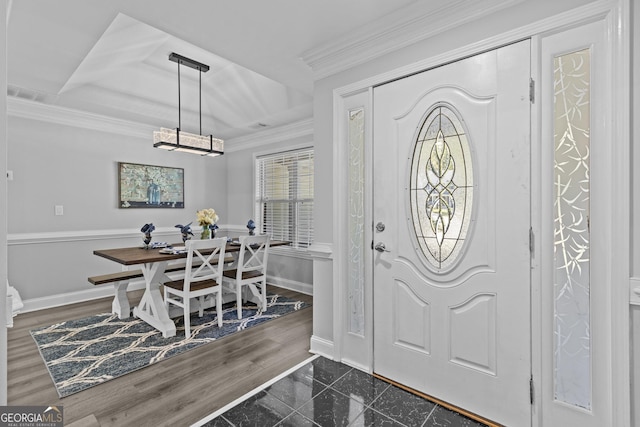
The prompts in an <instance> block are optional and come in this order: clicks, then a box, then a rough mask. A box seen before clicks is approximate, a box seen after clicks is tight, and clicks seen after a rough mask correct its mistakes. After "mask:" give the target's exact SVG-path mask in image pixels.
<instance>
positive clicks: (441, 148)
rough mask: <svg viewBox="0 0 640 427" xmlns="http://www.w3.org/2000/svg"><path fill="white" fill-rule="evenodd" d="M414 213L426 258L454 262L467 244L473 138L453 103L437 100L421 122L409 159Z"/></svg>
mask: <svg viewBox="0 0 640 427" xmlns="http://www.w3.org/2000/svg"><path fill="white" fill-rule="evenodd" d="M410 183H411V185H410V190H409V191H410V200H411V215H412V223H413V228H414V231H415V235H416V237H417V240H418V244H419V246H420V249H421V250H422V253H423V254H424V256H425V258H426V259H427V260H428V261H429V263H430V264H431V265H433V266H434V267H435V268H436V269H438V270H442V269H446V268H448V267H450V266H451V265H453V264H454V263H455V261H456V259H457V258H458V256H459V255H460V253H461V251H462V248H463V246H464V241H465V238H466V237H467V233H468V230H469V223H470V222H471V208H472V205H473V166H472V161H471V150H470V147H469V139H468V136H467V133H466V131H465V128H464V126H463V124H462V120H461V119H460V118H459V117H458V115H457V114H456V112H455V111H454V110H453V108H451V107H449V106H448V105H445V104H438V105H436V106H435V107H432V109H431V110H430V111H429V113H428V114H427V116H426V118H425V120H424V121H423V122H422V125H421V127H420V131H419V133H418V137H417V140H416V144H415V148H414V151H413V158H412V161H411V178H410Z"/></svg>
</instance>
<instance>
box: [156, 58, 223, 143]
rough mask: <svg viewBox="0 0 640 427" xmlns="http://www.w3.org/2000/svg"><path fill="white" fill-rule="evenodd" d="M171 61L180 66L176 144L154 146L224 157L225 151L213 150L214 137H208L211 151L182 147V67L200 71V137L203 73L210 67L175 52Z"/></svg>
mask: <svg viewBox="0 0 640 427" xmlns="http://www.w3.org/2000/svg"><path fill="white" fill-rule="evenodd" d="M169 61H172V62H175V63H177V64H178V127H177V128H176V143H175V144H173V143H171V142H157V143H155V144H153V146H154V147H160V148H161V147H167V146H168V147H174V148H173V149H174V150H178V149H183V150H188V151H192V152H196V153H202V155H205V156H206V155H212V154H213V155H223V154H224V151H219V150H216V149H214V148H213V135H208V137H209V149H206V148H201V147H193V146H190V145H180V129H181V128H182V103H181V96H180V65H185V66H187V67H189V68H193V69H194V70H198V72H199V73H198V107H199V108H198V110H199V119H200V136H205V135H202V73H206V72H207V71H209V66H208V65H206V64H203V63H201V62H198V61H195V60H193V59H191V58H187V57H186V56H183V55H180V54H178V53H175V52H171V54H169Z"/></svg>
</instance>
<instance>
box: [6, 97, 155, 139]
mask: <svg viewBox="0 0 640 427" xmlns="http://www.w3.org/2000/svg"><path fill="white" fill-rule="evenodd" d="M7 115H8V116H13V117H20V118H24V119H30V120H38V121H41V122H49V123H56V124H60V125H66V126H72V127H76V128H83V129H90V130H95V131H100V132H107V133H115V134H118V135H125V136H133V137H136V138H143V139H147V140H149V141H151V139H152V136H153V131H154V128H153V126H149V125H143V124H140V123H134V122H129V121H126V120H121V119H115V118H113V117H107V116H102V115H99V114H93V113H87V112H86V111H80V110H74V109H71V108H65V107H60V106H58V105H48V104H43V103H41V102H35V101H29V100H26V99H22V98H16V97H12V96H7Z"/></svg>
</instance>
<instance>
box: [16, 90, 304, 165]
mask: <svg viewBox="0 0 640 427" xmlns="http://www.w3.org/2000/svg"><path fill="white" fill-rule="evenodd" d="M7 115H8V116H10V117H19V118H23V119H29V120H37V121H41V122H48V123H55V124H58V125H64V126H71V127H75V128H81V129H88V130H93V131H99V132H106V133H113V134H117V135H124V136H131V137H135V138H140V139H144V140H148V141H151V140H152V137H153V131H154V130H157V129H156V128H154V127H153V126H150V125H146V124H142V123H136V122H130V121H127V120H122V119H116V118H113V117H109V116H103V115H100V114H95V113H87V112H86V111H80V110H74V109H72V108H66V107H61V106H59V105H49V104H44V103H42V102H37V101H31V100H28V99H24V98H17V97H15V96H7ZM303 136H311V137H313V119H311V118H308V119H304V120H300V121H298V122H295V123H291V124H287V125H283V126H278V127H273V128H269V129H265V130H262V131H259V132H254V133H252V134H250V135H245V136H239V137H236V138H229V139H227V140H226V141H225V152H226V153H233V152H235V151H241V150H248V149H253V148H257V147H261V146H264V145H268V144H272V143H276V142H282V141H286V140H290V139H293V138H298V137H303Z"/></svg>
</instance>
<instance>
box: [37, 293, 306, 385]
mask: <svg viewBox="0 0 640 427" xmlns="http://www.w3.org/2000/svg"><path fill="white" fill-rule="evenodd" d="M306 307H310V304H307V303H305V302H303V301H296V300H292V299H289V298H286V297H283V296H280V295H273V294H272V295H269V296H268V298H267V310H266V311H264V312H263V311H262V310H258V309H257V308H256V306H255V305H253V304H251V303H249V305H246V306H243V308H242V319H240V320H238V318H237V315H236V306H235V302H231V303H228V304H225V305H224V311H223V315H222V319H223V324H222V328H218V321H217V317H216V313H215V308H212V309H209V310H205V312H204V316H203V317H198V314H197V312H196V313H193V314H192V316H191V337H189V339H186V340H185V339H184V321H183V318H182V317H180V318H179V319H178V318H176V319H174V320H175V322H176V329H177V331H176V336H174V337H171V338H163V337H162V333H161V332H159V331H158V330H156V329H155V328H153V327H152V326H150V325H148V324H147V323H145V322H144V321H142V320H140V319H136V318H133V317H131V318H129V319H123V320H120V319H118V316H117V315H115V314H107V313H105V314H99V315H96V316H91V317H86V318H84V319H77V320H70V321H67V322H63V323H58V324H55V325H51V326H48V327H44V328H39V329H34V330H32V331H31V336H32V337H33V339H34V340H35V342H36V344H37V346H38V350H39V351H40V355H41V356H42V358H43V359H44V362H45V365H46V366H47V369H48V370H49V374H51V379H52V380H53V383H54V385H55V386H56V390H57V391H58V395H59V396H60V397H66V396H69V395H71V394H73V393H77V392H79V391H82V390H85V389H87V388H89V387H93V386H95V385H98V384H100V383H103V382H105V381H109V380H111V379H113V378H117V377H120V376H122V375H125V374H128V373H130V372H133V371H135V370H138V369H141V368H144V367H146V366H149V365H151V364H153V363H156V362H159V361H161V360H165V359H168V358H170V357H172V356H176V355H178V354H181V353H184V352H185V351H188V350H191V349H194V348H196V347H200V346H201V345H204V344H208V343H211V342H213V341H216V340H218V339H220V338H222V337H225V336H228V335H231V334H234V333H236V332H239V331H241V330H243V329H247V328H250V327H252V326H256V325H259V324H261V323H264V322H267V321H269V320H272V319H275V318H278V317H281V316H284V315H285V314H289V313H292V312H294V311H297V310H300V309H303V308H306Z"/></svg>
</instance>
